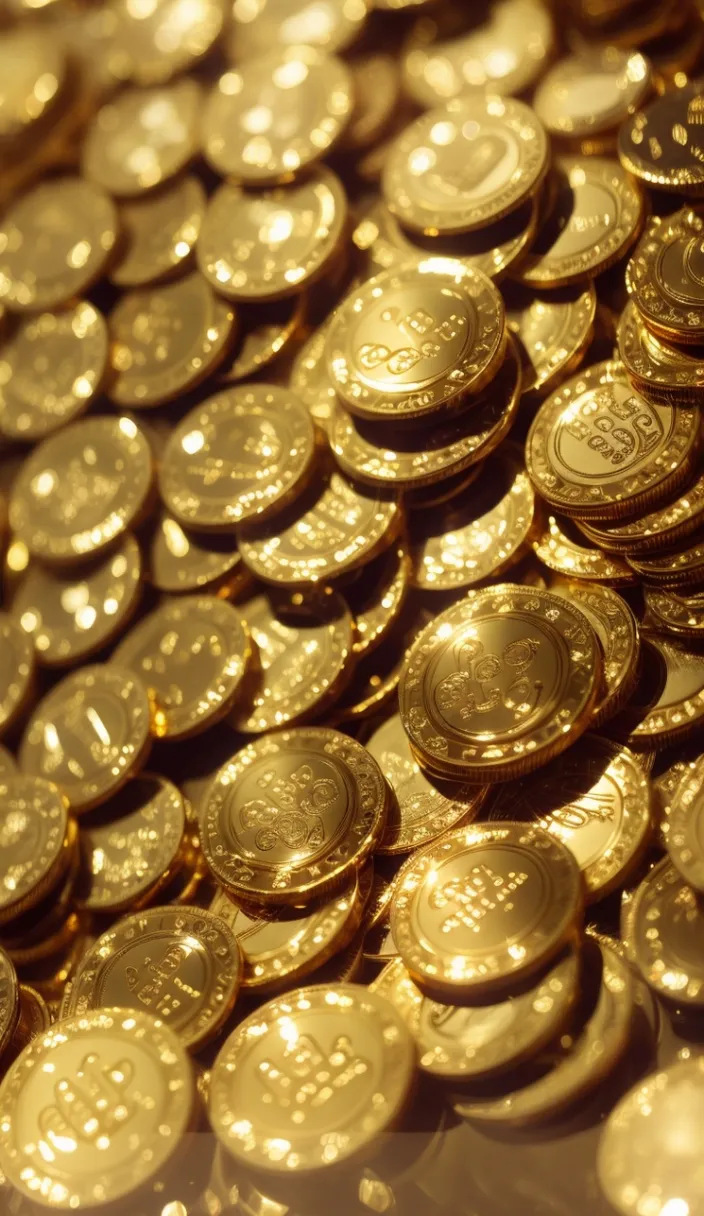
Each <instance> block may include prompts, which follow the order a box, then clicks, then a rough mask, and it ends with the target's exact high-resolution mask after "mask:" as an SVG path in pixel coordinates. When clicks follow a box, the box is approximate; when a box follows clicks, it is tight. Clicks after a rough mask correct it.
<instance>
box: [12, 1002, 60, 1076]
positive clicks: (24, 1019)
mask: <svg viewBox="0 0 704 1216" xmlns="http://www.w3.org/2000/svg"><path fill="white" fill-rule="evenodd" d="M19 995H20V1006H19V1018H18V1021H17V1025H16V1026H15V1031H14V1034H13V1035H12V1039H11V1041H10V1044H9V1048H8V1056H9V1059H10V1060H11V1061H12V1062H13V1063H14V1060H15V1059H16V1057H17V1056H18V1055H19V1053H20V1052H21V1051H24V1049H25V1047H29V1044H30V1043H32V1042H33V1041H34V1039H36V1038H38V1037H39V1035H43V1034H45V1032H46V1031H47V1030H49V1028H50V1026H51V1014H50V1012H49V1008H48V1006H47V1004H46V1001H45V1000H44V998H43V997H41V996H40V995H39V993H38V992H35V990H34V988H30V986H29V984H20V986H19ZM8 1062H9V1061H8Z"/></svg>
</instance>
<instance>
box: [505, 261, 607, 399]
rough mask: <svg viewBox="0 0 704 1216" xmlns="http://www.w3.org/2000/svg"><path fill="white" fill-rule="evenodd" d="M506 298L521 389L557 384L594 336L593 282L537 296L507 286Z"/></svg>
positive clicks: (516, 287)
mask: <svg viewBox="0 0 704 1216" xmlns="http://www.w3.org/2000/svg"><path fill="white" fill-rule="evenodd" d="M505 299H506V324H507V326H508V329H509V332H510V334H511V336H512V338H513V341H514V342H515V344H516V346H517V347H518V351H519V354H520V357H521V369H522V377H521V392H523V393H531V392H538V391H542V390H543V389H546V388H552V387H553V386H554V383H555V382H556V381H558V380H559V379H562V378H563V377H564V376H565V375H566V374H568V373H569V372H572V371H574V370H575V368H576V367H577V366H578V365H579V363H580V362H581V360H582V358H583V357H584V354H585V352H586V349H587V347H588V345H589V342H590V341H591V338H592V335H593V327H594V316H595V313H596V292H595V290H594V287H593V286H592V284H589V285H588V286H587V287H584V288H568V289H566V290H565V291H563V292H560V293H559V294H558V293H557V292H555V291H552V292H547V291H545V292H542V293H541V294H539V295H537V294H536V293H535V292H534V291H531V290H525V289H521V288H520V287H519V286H518V285H517V284H515V285H512V286H511V287H509V288H508V289H507V292H506V293H505Z"/></svg>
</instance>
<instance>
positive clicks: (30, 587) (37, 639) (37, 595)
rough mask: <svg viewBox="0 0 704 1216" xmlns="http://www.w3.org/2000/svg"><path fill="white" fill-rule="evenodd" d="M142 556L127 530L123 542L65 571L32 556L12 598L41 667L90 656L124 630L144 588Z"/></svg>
mask: <svg viewBox="0 0 704 1216" xmlns="http://www.w3.org/2000/svg"><path fill="white" fill-rule="evenodd" d="M141 584H142V556H141V552H140V548H139V545H138V544H137V542H136V540H135V539H134V537H133V536H131V535H130V534H129V533H126V535H125V536H124V538H123V540H122V541H121V542H120V544H119V545H118V547H117V548H116V549H114V550H112V551H110V552H109V553H108V554H107V555H102V556H100V557H97V558H96V559H95V560H94V561H92V562H90V563H89V564H88V565H84V566H81V568H80V570H77V571H76V570H74V571H73V572H71V571H70V570H69V571H68V572H63V573H62V572H61V571H60V570H52V569H50V568H48V567H47V566H42V565H41V564H40V563H39V562H30V564H29V566H28V569H27V572H26V574H25V575H24V577H23V578H22V579H21V581H20V583H19V586H18V588H17V591H16V592H15V594H14V596H13V599H12V613H13V616H14V617H15V619H16V620H17V621H18V623H19V624H20V625H21V626H22V628H23V629H24V631H25V633H26V634H28V636H29V637H30V639H31V640H32V642H33V643H34V650H35V653H36V657H37V661H38V662H39V663H40V664H41V666H42V667H64V666H67V665H70V664H72V663H76V662H79V661H80V660H84V659H86V658H88V657H89V656H90V655H91V654H94V653H95V652H96V651H98V650H101V649H102V647H103V646H105V645H107V643H108V642H109V641H111V640H112V639H113V638H114V637H115V635H116V634H118V633H121V632H122V630H123V629H124V627H125V625H126V623H127V621H128V620H129V618H130V617H131V615H132V613H133V612H134V610H135V609H136V607H137V603H138V601H139V597H140V595H141V590H142V585H141Z"/></svg>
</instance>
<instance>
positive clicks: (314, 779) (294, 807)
mask: <svg viewBox="0 0 704 1216" xmlns="http://www.w3.org/2000/svg"><path fill="white" fill-rule="evenodd" d="M267 791H268V793H267ZM387 802H388V787H387V785H386V782H385V780H384V776H383V774H382V772H381V769H380V768H379V766H378V764H377V762H376V760H375V759H374V758H373V757H372V756H371V755H370V754H369V752H368V751H367V750H366V748H364V747H362V745H361V744H360V743H357V741H356V740H355V739H351V738H349V737H348V736H346V735H342V734H340V733H339V732H338V731H334V730H327V729H324V728H311V727H308V728H306V727H298V728H296V729H294V730H286V731H280V732H278V733H276V734H274V735H268V736H266V737H265V738H263V739H258V740H256V742H254V743H251V744H249V746H248V747H246V748H244V749H243V750H242V751H241V752H238V753H237V755H235V756H233V758H232V759H231V760H230V761H229V763H228V764H225V765H224V766H223V767H222V768H221V769H220V771H219V772H218V773H217V774H216V776H215V777H214V779H213V781H212V783H211V785H210V787H209V790H208V793H207V796H206V799H205V803H204V806H203V812H202V819H201V831H202V836H201V845H202V848H203V853H204V854H205V859H206V861H207V863H208V865H209V867H210V869H211V871H212V872H213V874H214V875H215V877H216V878H217V880H218V881H219V882H221V883H222V884H223V886H224V887H226V888H227V890H229V891H232V892H234V893H235V894H236V895H238V896H239V897H240V898H242V899H249V900H254V901H257V902H261V903H279V904H287V905H288V904H300V903H301V902H303V901H305V900H308V899H311V898H314V897H316V896H322V895H324V894H326V892H328V891H331V890H334V889H335V888H336V887H339V886H341V885H343V884H344V883H346V882H347V881H348V880H349V878H350V876H351V875H352V874H353V873H354V871H355V869H357V868H358V867H359V865H360V864H361V863H362V862H363V861H364V860H365V858H366V857H368V855H369V854H370V852H371V851H372V849H373V848H374V846H375V844H376V842H377V841H378V840H379V838H380V836H381V833H382V831H383V827H384V819H385V816H386V808H387Z"/></svg>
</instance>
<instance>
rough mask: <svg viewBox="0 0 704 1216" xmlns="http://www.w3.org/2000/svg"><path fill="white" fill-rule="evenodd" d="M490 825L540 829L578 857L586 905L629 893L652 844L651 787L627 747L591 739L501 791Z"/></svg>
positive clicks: (488, 814)
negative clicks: (622, 890)
mask: <svg viewBox="0 0 704 1216" xmlns="http://www.w3.org/2000/svg"><path fill="white" fill-rule="evenodd" d="M486 817H487V818H488V819H489V820H490V821H491V822H495V821H497V820H498V821H500V822H503V821H504V820H506V819H510V820H518V821H520V822H522V823H523V822H527V823H537V824H539V825H540V827H542V828H545V830H546V831H547V832H549V833H550V835H551V836H554V837H555V839H556V840H560V841H561V842H562V844H564V845H565V846H566V848H568V849H569V850H570V852H571V853H573V854H574V856H575V859H576V861H577V863H578V865H579V868H580V870H581V871H582V875H583V877H584V884H585V888H586V895H587V901H588V902H589V903H593V902H594V901H595V900H599V899H603V898H604V897H605V896H606V895H609V894H610V893H611V891H615V890H616V889H617V888H618V887H620V886H622V885H623V883H624V882H625V881H626V880H627V878H628V876H629V875H630V874H632V873H633V872H634V871H635V870H636V868H637V866H638V864H639V862H640V861H641V860H642V858H643V856H644V854H645V851H646V849H647V847H648V845H649V843H650V838H651V834H652V821H651V799H650V783H649V781H648V778H647V777H646V775H645V773H644V772H643V770H642V768H641V767H640V765H639V764H638V761H637V759H636V757H635V756H634V755H633V753H632V752H630V751H629V750H628V748H626V747H620V746H618V745H616V744H614V743H610V742H609V741H608V740H607V739H600V738H599V737H598V735H591V734H589V735H584V736H583V738H582V739H580V740H579V741H578V742H577V743H576V744H575V745H574V747H571V748H570V749H569V751H568V752H566V754H565V755H564V756H560V758H559V759H558V760H554V761H553V762H552V764H549V765H546V766H545V767H544V768H541V769H539V770H538V772H537V773H534V774H533V775H532V776H531V777H529V778H522V779H521V780H520V781H515V782H510V783H508V784H506V785H502V786H500V787H499V791H498V795H497V797H495V798H494V799H493V800H492V802H491V804H490V805H489V807H488V810H487V812H486Z"/></svg>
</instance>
